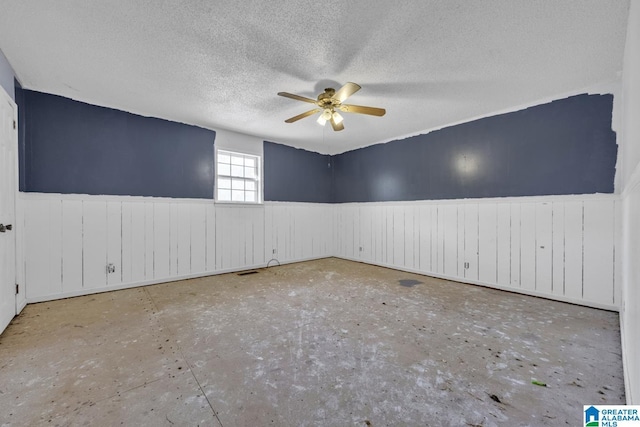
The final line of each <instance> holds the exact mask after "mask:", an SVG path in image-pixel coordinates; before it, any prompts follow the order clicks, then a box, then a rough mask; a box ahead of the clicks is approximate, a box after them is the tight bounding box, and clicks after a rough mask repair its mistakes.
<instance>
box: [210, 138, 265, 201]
mask: <svg viewBox="0 0 640 427" xmlns="http://www.w3.org/2000/svg"><path fill="white" fill-rule="evenodd" d="M216 166H217V167H216V179H217V182H216V191H217V197H216V200H218V201H220V202H242V203H260V201H261V200H260V157H259V156H252V155H249V154H242V153H234V152H232V151H223V150H218V158H217V165H216Z"/></svg>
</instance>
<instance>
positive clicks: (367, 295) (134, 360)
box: [0, 258, 624, 427]
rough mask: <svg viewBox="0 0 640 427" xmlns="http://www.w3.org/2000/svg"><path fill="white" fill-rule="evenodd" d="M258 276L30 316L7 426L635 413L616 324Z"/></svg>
mask: <svg viewBox="0 0 640 427" xmlns="http://www.w3.org/2000/svg"><path fill="white" fill-rule="evenodd" d="M258 271H259V272H258V273H257V274H251V275H245V276H238V275H236V274H226V275H219V276H212V277H206V278H201V279H194V280H187V281H182V282H176V283H168V284H161V285H154V286H147V287H144V288H136V289H129V290H122V291H117V292H109V293H103V294H97V295H90V296H84V297H78V298H72V299H67V300H61V301H52V302H47V303H40V304H33V305H29V306H27V307H26V308H25V310H24V311H23V313H22V314H21V315H20V316H19V317H17V318H16V319H15V320H14V321H13V322H12V324H11V325H10V326H9V328H8V329H7V330H6V331H5V332H4V334H3V335H2V336H0V425H2V426H5V425H11V426H36V425H47V426H82V425H100V426H119V425H127V426H143V425H144V426H196V425H199V426H220V425H222V426H224V427H228V426H270V425H274V426H312V425H313V426H315V425H317V426H404V425H406V426H423V425H429V426H447V425H451V426H503V425H508V426H526V425H530V426H546V425H548V426H552V425H553V426H558V425H578V424H580V423H581V421H582V418H581V417H582V405H583V404H622V403H624V391H623V390H624V386H623V380H622V362H621V351H620V331H619V326H618V315H617V313H612V312H607V311H602V310H596V309H589V308H584V307H580V306H575V305H570V304H564V303H560V302H553V301H548V300H544V299H539V298H533V297H527V296H522V295H518V294H513V293H507V292H501V291H497V290H492V289H486V288H482V287H478V286H471V285H464V284H459V283H455V282H447V281H444V280H439V279H433V278H428V277H425V276H420V275H415V274H409V273H404V272H400V271H395V270H390V269H385V268H379V267H374V266H370V265H365V264H359V263H354V262H349V261H344V260H339V259H334V258H329V259H323V260H318V261H312V262H304V263H299V264H291V265H286V266H282V267H273V268H269V269H263V270H258ZM534 379H535V380H538V381H541V382H545V383H546V384H547V386H546V387H542V386H538V385H534V384H532V382H531V381H532V380H534Z"/></svg>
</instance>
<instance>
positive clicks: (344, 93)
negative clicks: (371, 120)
mask: <svg viewBox="0 0 640 427" xmlns="http://www.w3.org/2000/svg"><path fill="white" fill-rule="evenodd" d="M359 90H360V86H359V85H357V84H355V83H352V82H348V83H346V84H345V85H344V86H342V87H341V88H340V89H338V90H337V91H336V90H335V89H333V88H326V89H325V90H324V92H323V93H321V94H320V95H318V98H317V99H311V98H307V97H305V96H300V95H295V94H293V93H288V92H278V95H279V96H284V97H285V98H290V99H295V100H296V101H302V102H308V103H310V104H314V105H315V107H316V108H314V109H312V110H309V111H305V112H304V113H302V114H298V115H297V116H294V117H291V118H289V119H287V120H285V123H293V122H297V121H298V120H300V119H304V118H305V117H309V116H311V115H313V114H316V113H320V117H318V120H317V121H318V124H320V125H322V126H324V125H325V124H327V122H328V121H331V127H332V128H333V130H335V131H341V130H343V129H344V125H343V124H342V121H343V118H342V116H341V115H340V113H338V112H337V111H336V110H340V111H342V112H345V113H357V114H368V115H370V116H378V117H381V116H384V115H385V113H386V111H385V109H384V108H376V107H366V106H364V105H351V104H343V102H344V101H345V100H346V99H347V98H348V97H350V96H351V95H353V94H354V93H356V92H357V91H359Z"/></svg>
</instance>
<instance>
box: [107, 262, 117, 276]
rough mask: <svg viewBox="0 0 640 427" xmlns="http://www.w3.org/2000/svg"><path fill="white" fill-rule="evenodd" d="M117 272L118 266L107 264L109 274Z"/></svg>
mask: <svg viewBox="0 0 640 427" xmlns="http://www.w3.org/2000/svg"><path fill="white" fill-rule="evenodd" d="M115 272H116V266H115V265H113V264H111V263H109V264H107V274H111V273H115Z"/></svg>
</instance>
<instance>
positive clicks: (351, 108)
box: [338, 104, 387, 117]
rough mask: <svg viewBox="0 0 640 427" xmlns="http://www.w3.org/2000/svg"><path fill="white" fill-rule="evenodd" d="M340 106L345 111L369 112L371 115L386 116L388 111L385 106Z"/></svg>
mask: <svg viewBox="0 0 640 427" xmlns="http://www.w3.org/2000/svg"><path fill="white" fill-rule="evenodd" d="M338 108H339V109H340V110H341V111H344V112H345V113H358V114H369V115H370V116H378V117H382V116H384V115H385V113H386V112H387V110H385V109H384V108H376V107H365V106H363V105H349V104H342V105H341V106H339V107H338Z"/></svg>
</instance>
